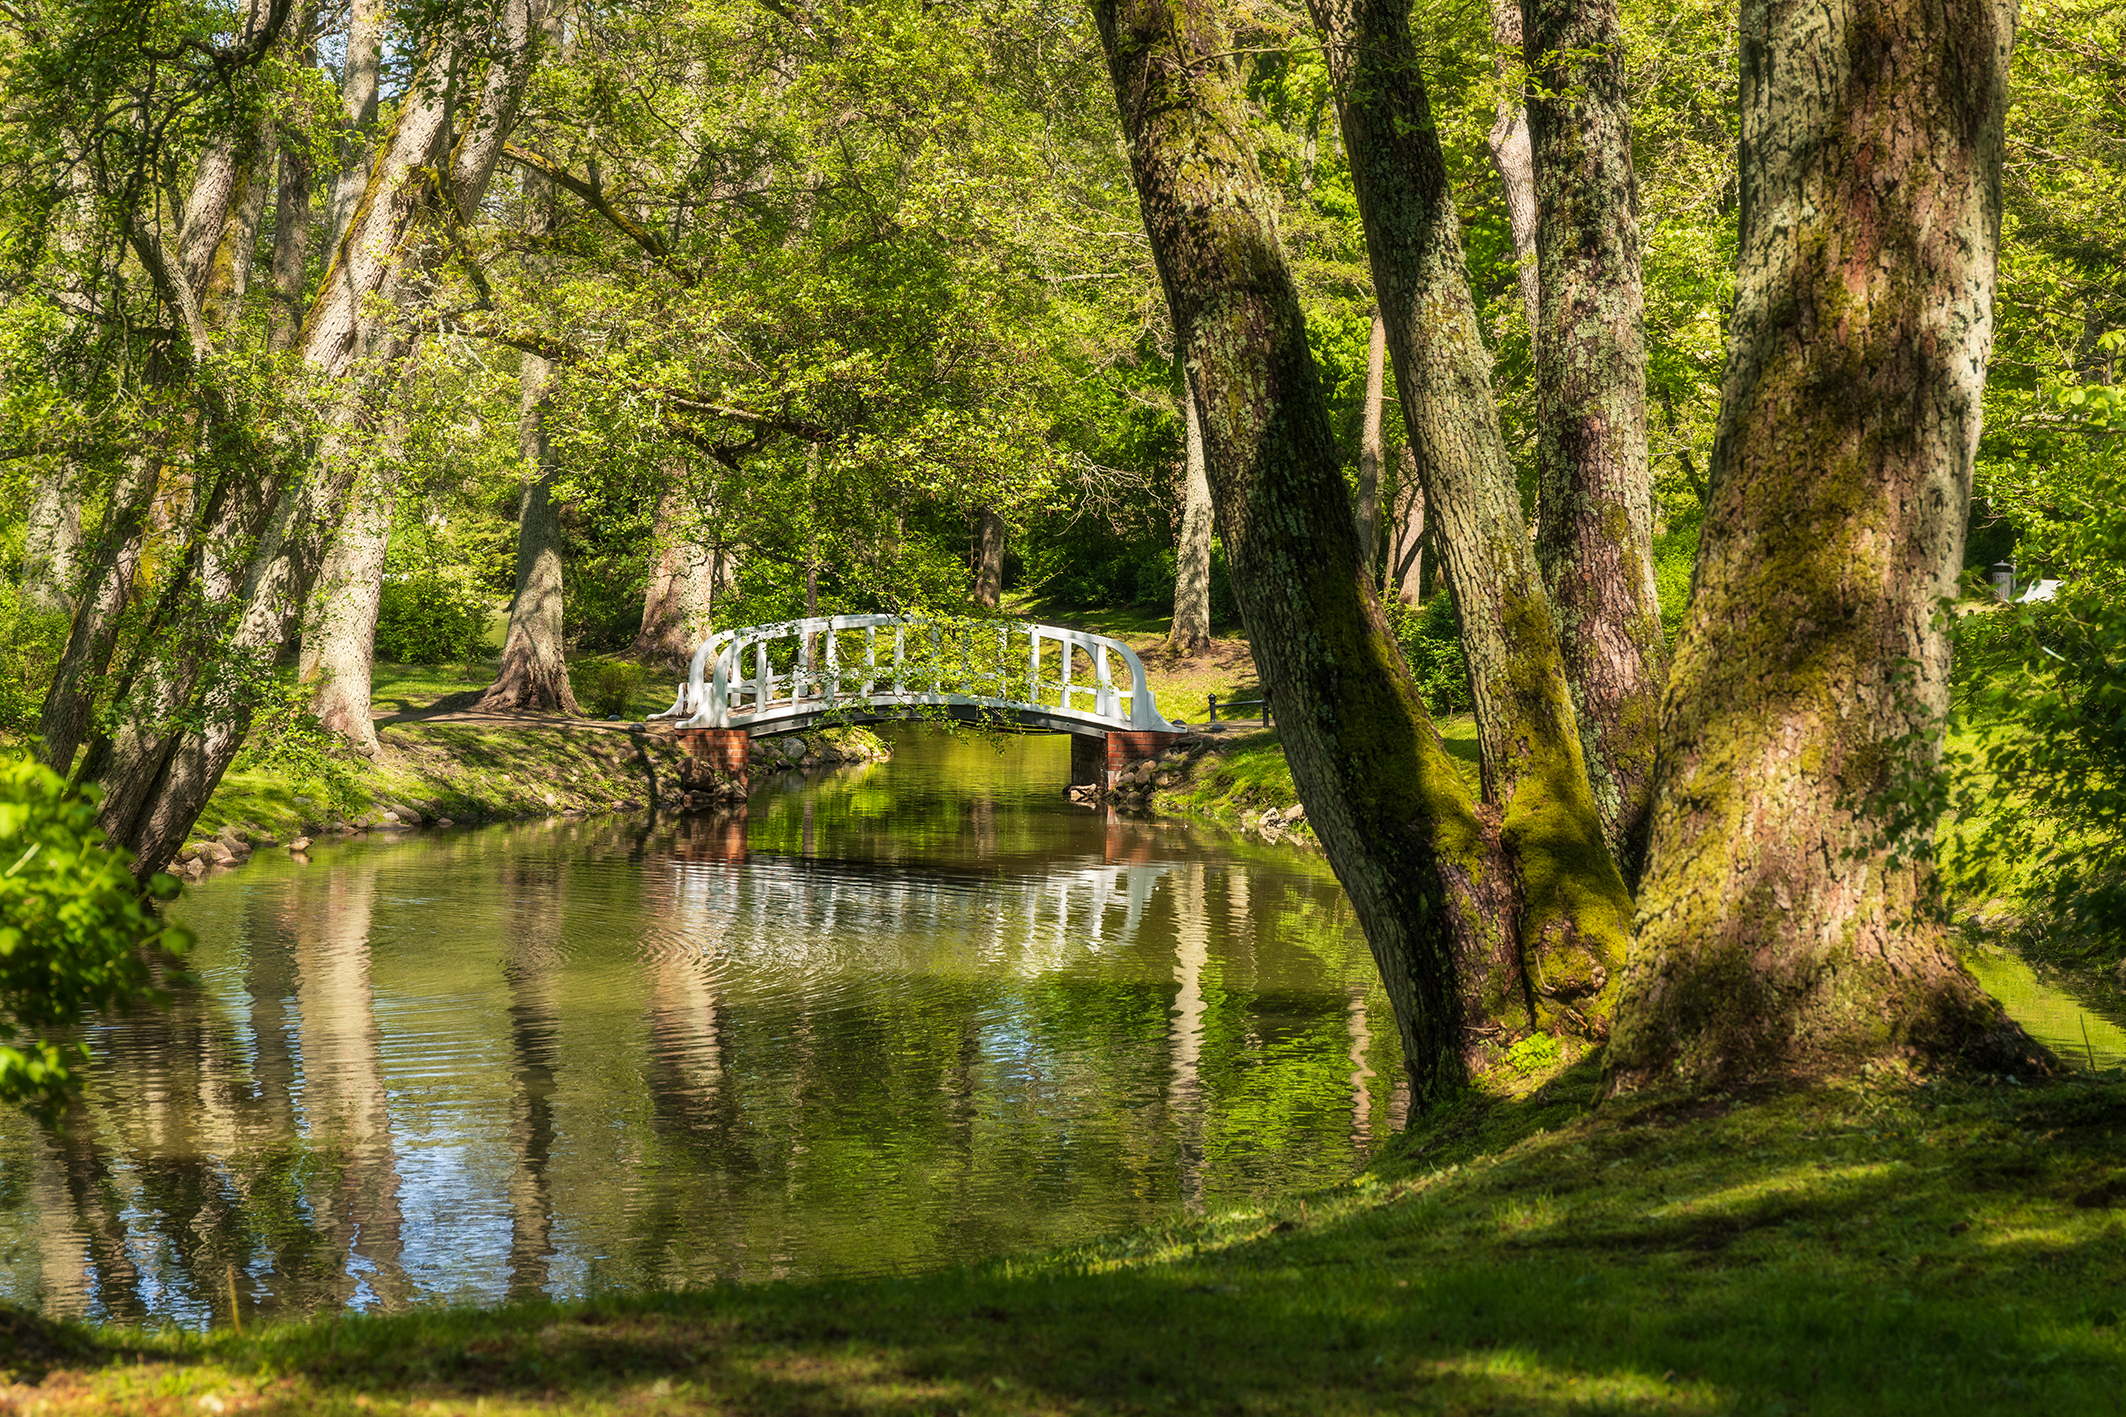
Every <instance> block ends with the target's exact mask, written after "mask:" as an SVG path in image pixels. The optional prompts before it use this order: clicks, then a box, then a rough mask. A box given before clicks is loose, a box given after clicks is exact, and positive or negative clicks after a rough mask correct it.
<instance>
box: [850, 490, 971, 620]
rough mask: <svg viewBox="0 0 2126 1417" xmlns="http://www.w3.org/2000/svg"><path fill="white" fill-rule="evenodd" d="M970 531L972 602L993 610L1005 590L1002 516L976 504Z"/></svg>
mask: <svg viewBox="0 0 2126 1417" xmlns="http://www.w3.org/2000/svg"><path fill="white" fill-rule="evenodd" d="M973 533H974V534H973V536H972V537H971V538H970V539H971V541H972V542H973V546H972V548H971V552H972V554H971V556H970V558H969V559H970V560H971V561H972V563H973V566H974V603H975V604H977V605H979V606H981V607H982V608H983V609H984V610H994V609H996V608H997V601H998V600H999V599H1000V598H1002V596H1003V594H1004V539H1005V535H1006V528H1005V526H1004V519H1003V518H1002V517H1000V516H998V515H997V514H996V512H995V511H994V510H993V509H992V508H989V507H977V508H976V509H975V513H974V526H973ZM808 613H809V612H808Z"/></svg>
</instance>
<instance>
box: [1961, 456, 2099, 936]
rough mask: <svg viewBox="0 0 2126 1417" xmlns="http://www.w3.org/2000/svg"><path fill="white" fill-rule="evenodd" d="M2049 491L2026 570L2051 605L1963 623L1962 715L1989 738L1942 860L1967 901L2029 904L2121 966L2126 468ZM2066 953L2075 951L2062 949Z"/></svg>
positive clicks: (1965, 781) (2048, 925) (1967, 781)
mask: <svg viewBox="0 0 2126 1417" xmlns="http://www.w3.org/2000/svg"><path fill="white" fill-rule="evenodd" d="M2082 473H2083V475H2082V477H2081V478H2080V479H2078V480H2077V481H2076V482H2075V483H2073V484H2071V485H2070V484H2069V483H2068V482H2067V481H2066V480H2065V479H2059V480H2056V481H2054V482H2052V483H2051V484H2050V485H2049V486H2048V487H2047V488H2046V492H2047V511H2048V513H2049V515H2048V517H2047V518H2046V519H2045V520H2043V521H2039V520H2037V519H2035V518H2033V519H2032V520H2031V521H2028V522H2025V524H2024V528H2023V530H2024V546H2023V555H2024V560H2025V564H2034V565H2042V566H2045V567H2048V568H2049V569H2050V570H2052V571H2053V572H2054V573H2056V574H2058V575H2059V576H2061V577H2062V578H2063V579H2062V581H2061V584H2060V585H2059V587H2058V590H2057V594H2056V597H2055V598H2054V599H2053V600H2051V601H2049V602H2041V603H2034V604H2018V605H2014V606H2002V607H1999V608H1988V609H1981V610H1975V611H1972V612H1970V613H1968V614H1965V615H1963V616H1960V617H1959V618H1958V623H1957V637H1956V638H1957V643H1956V650H1957V665H1956V683H1957V698H1958V707H1959V709H1960V710H1962V711H1964V712H1966V713H1970V714H1971V716H1972V717H1973V718H1974V720H1975V723H1976V726H1977V728H1978V730H1979V739H1978V746H1977V747H1976V749H1975V750H1974V751H1973V752H1972V753H1971V755H1970V757H1969V758H1968V759H1967V760H1966V761H1964V762H1963V763H1961V764H1960V766H1961V767H1963V768H1964V771H1963V772H1962V773H1961V774H1960V781H1961V783H1962V788H1961V792H1960V794H1959V796H1960V800H1957V801H1955V802H1954V803H1953V806H1954V807H1955V809H1956V811H1957V814H1958V816H1959V817H1960V818H1961V819H1962V820H1963V821H1964V822H1966V823H1968V824H1970V826H1971V829H1966V830H1964V831H1960V832H1958V833H1956V834H1955V835H1954V836H1953V837H1952V839H1951V848H1950V850H1949V851H1948V852H1947V853H1946V857H1947V859H1946V864H1947V865H1948V866H1949V868H1950V871H1951V875H1952V878H1956V879H1959V880H1960V881H1962V882H1963V883H1964V884H1965V885H1966V886H1970V885H1983V886H1984V887H1985V888H1987V889H1989V890H2019V891H2024V892H2027V893H2028V894H2029V895H2030V896H2031V897H2032V901H2031V903H2032V904H2033V905H2036V906H2037V907H2039V910H2040V913H2041V917H2042V918H2040V919H2039V920H2037V921H2035V922H2033V923H2035V924H2036V925H2037V926H2038V927H2039V928H2040V929H2046V930H2054V931H2058V932H2059V933H2061V934H2062V935H2065V936H2068V937H2076V938H2079V939H2080V940H2082V941H2084V942H2087V943H2088V944H2091V945H2108V946H2109V949H2108V950H2106V953H2107V954H2116V953H2117V952H2118V948H2119V946H2120V945H2121V944H2122V943H2126V466H2121V465H2119V464H2117V463H2110V464H2106V463H2098V464H2097V465H2095V466H2094V467H2088V468H2084V469H2083V470H2082ZM2058 943H2066V941H2065V940H2061V941H2058Z"/></svg>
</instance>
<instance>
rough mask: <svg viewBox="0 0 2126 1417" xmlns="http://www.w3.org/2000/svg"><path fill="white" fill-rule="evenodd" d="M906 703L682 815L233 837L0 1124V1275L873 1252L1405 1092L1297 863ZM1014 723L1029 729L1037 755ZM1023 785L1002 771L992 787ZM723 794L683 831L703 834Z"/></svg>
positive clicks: (1015, 1228)
mask: <svg viewBox="0 0 2126 1417" xmlns="http://www.w3.org/2000/svg"><path fill="white" fill-rule="evenodd" d="M1060 747H1061V745H1059V744H1056V743H1054V742H1053V741H1052V740H1038V739H1036V740H1018V741H1014V742H1007V743H1005V744H1004V745H1003V746H1002V748H1001V750H1000V749H999V748H998V747H997V746H996V745H994V744H991V743H989V742H985V741H982V740H979V739H976V740H948V739H945V738H943V737H942V736H941V735H938V734H936V733H935V732H932V731H929V730H921V731H916V730H910V731H907V732H906V733H905V734H904V739H903V743H902V748H901V753H900V755H899V757H898V758H897V760H896V761H895V762H894V763H893V764H890V765H887V766H886V767H885V768H883V769H880V770H876V771H873V772H871V773H869V774H865V773H862V772H845V773H841V774H830V775H826V776H824V777H822V778H821V779H820V780H819V781H817V782H815V783H814V784H813V785H812V786H810V787H808V788H804V789H801V790H792V791H787V792H783V791H767V792H764V793H762V794H761V795H760V796H759V797H757V798H756V800H755V803H754V808H753V812H752V815H751V820H750V821H749V822H748V823H747V824H746V827H745V831H746V834H747V836H748V838H749V839H750V850H749V851H748V852H747V853H746V855H745V857H744V859H743V860H741V861H738V862H735V863H729V862H724V861H720V860H716V859H713V858H714V857H715V856H716V855H717V854H718V851H719V850H720V849H721V848H718V847H716V846H715V843H716V842H718V841H719V840H722V839H724V838H725V837H727V835H728V832H729V829H730V824H729V823H728V822H725V823H718V822H716V821H714V820H712V819H709V818H705V817H697V818H686V819H681V820H677V821H674V820H671V819H664V820H661V821H651V820H650V819H648V818H646V817H638V818H634V819H629V820H625V821H615V822H608V823H602V824H601V823H580V822H578V823H570V822H553V823H541V824H528V825H520V826H517V827H512V828H489V829H486V830H482V831H477V832H460V833H451V834H447V835H438V836H434V837H429V838H426V839H410V840H408V839H401V840H399V841H395V842H369V843H358V844H353V845H349V846H346V847H343V848H339V849H336V850H329V851H321V852H320V853H319V854H318V855H317V858H316V860H315V861H314V863H313V864H311V865H310V866H308V867H307V868H305V867H298V866H295V865H293V864H291V863H289V862H287V861H285V860H267V859H264V855H263V854H262V856H261V859H260V860H259V861H258V862H256V863H254V864H253V865H252V866H250V867H246V868H245V869H243V870H241V871H238V872H234V873H231V874H229V875H226V876H221V877H218V878H215V879H212V880H210V881H208V882H206V883H204V884H203V885H202V886H200V887H198V888H196V889H195V891H194V893H193V895H192V896H191V898H190V899H189V900H188V902H187V903H186V906H185V909H184V911H183V914H184V916H185V918H186V919H187V920H188V921H189V922H190V923H191V924H192V925H193V926H194V928H195V929H196V930H198V932H199V933H200V936H201V946H200V949H199V952H198V955H197V959H196V966H197V971H198V974H199V978H200V981H201V982H200V984H199V986H198V987H196V988H192V989H189V990H182V991H180V992H179V996H178V1003H177V1006H176V1007H175V1008H174V1009H173V1010H171V1011H170V1012H168V1013H166V1014H158V1015H148V1016H143V1017H139V1018H135V1019H129V1020H124V1021H120V1022H114V1023H111V1024H108V1025H106V1026H104V1027H102V1028H100V1029H98V1030H97V1034H96V1038H95V1040H94V1041H95V1043H96V1045H97V1047H98V1048H99V1050H100V1053H101V1061H100V1063H99V1065H98V1068H97V1073H96V1078H95V1082H94V1086H93V1087H92V1089H91V1090H90V1092H89V1094H88V1096H87V1097H86V1098H85V1099H84V1101H83V1103H82V1105H81V1106H80V1107H79V1108H78V1109H77V1111H76V1113H75V1115H74V1116H73V1117H72V1118H71V1119H70V1125H69V1126H68V1128H67V1129H66V1130H65V1131H64V1132H63V1133H62V1132H45V1131H42V1130H40V1129H38V1128H36V1127H34V1126H32V1125H30V1124H28V1123H26V1122H22V1121H19V1120H11V1121H8V1122H6V1123H4V1124H0V1293H4V1294H5V1296H6V1297H8V1298H11V1299H14V1300H16V1301H17V1302H25V1303H41V1304H43V1305H44V1306H45V1307H46V1308H47V1309H48V1310H50V1311H53V1312H57V1313H65V1314H78V1315H87V1316H94V1317H115V1318H125V1319H130V1320H133V1321H139V1322H162V1321H174V1322H178V1323H184V1324H191V1325H203V1324H207V1323H216V1322H225V1321H226V1319H227V1317H228V1313H227V1310H228V1304H229V1300H228V1285H229V1274H230V1271H231V1269H232V1267H233V1270H234V1273H235V1278H236V1286H237V1289H238V1291H239V1302H240V1303H241V1304H242V1306H243V1312H244V1315H245V1317H246V1319H247V1320H249V1319H251V1318H253V1317H255V1316H270V1315H273V1314H286V1313H292V1312H300V1311H309V1310H315V1309H320V1308H332V1307H342V1306H344V1307H352V1308H363V1309H385V1310H391V1309H398V1308H402V1307H404V1306H406V1305H408V1304H412V1303H416V1302H423V1301H430V1300H434V1299H438V1298H463V1299H473V1300H480V1301H496V1300H500V1299H503V1298H505V1297H510V1296H524V1295H531V1294H538V1293H546V1294H558V1295H572V1294H580V1293H582V1292H584V1291H585V1290H586V1289H588V1288H593V1287H596V1286H598V1285H604V1284H630V1285H632V1284H650V1283H670V1284H679V1283H704V1282H710V1281H714V1280H724V1279H749V1278H760V1277H768V1276H774V1275H789V1274H816V1273H851V1272H854V1273H879V1272H889V1271H893V1270H897V1269H906V1268H909V1267H912V1266H920V1265H931V1264H937V1263H941V1262H949V1261H953V1260H960V1259H970V1258H977V1257H980V1256H984V1255H990V1254H995V1253H999V1252H1001V1251H1006V1250H1010V1249H1014V1248H1021V1247H1028V1246H1039V1245H1051V1244H1058V1243H1067V1242H1069V1241H1071V1240H1074V1239H1077V1238H1081V1237H1084V1236H1087V1235H1090V1234H1094V1233H1098V1232H1100V1231H1103V1230H1108V1229H1112V1228H1116V1227H1119V1226H1123V1225H1128V1224H1132V1223H1139V1222H1143V1221H1147V1220H1151V1219H1155V1218H1157V1217H1158V1216H1160V1215H1162V1214H1165V1213H1168V1212H1170V1211H1171V1210H1172V1209H1174V1208H1176V1207H1203V1206H1216V1205H1222V1204H1228V1203H1235V1202H1240V1201H1244V1200H1245V1199H1247V1198H1249V1197H1252V1196H1257V1195H1262V1194H1266V1193H1270V1192H1275V1191H1281V1190H1284V1189H1288V1188H1291V1187H1296V1186H1306V1185H1315V1184H1323V1183H1327V1182H1330V1181H1334V1180H1337V1179H1340V1178H1342V1177H1343V1176H1346V1175H1348V1174H1349V1173H1350V1171H1351V1170H1352V1169H1353V1168H1354V1167H1355V1166H1356V1165H1357V1164H1359V1163H1360V1162H1361V1161H1362V1159H1363V1157H1364V1155H1365V1154H1366V1151H1367V1149H1368V1147H1369V1146H1370V1145H1371V1144H1372V1143H1373V1141H1374V1140H1375V1138H1377V1137H1378V1136H1380V1135H1382V1134H1384V1133H1385V1132H1386V1131H1387V1130H1389V1129H1391V1128H1392V1127H1393V1126H1395V1125H1397V1124H1398V1123H1399V1121H1400V1112H1401V1108H1402V1106H1403V1101H1402V1097H1401V1094H1400V1092H1399V1091H1398V1090H1397V1089H1396V1087H1395V1085H1394V1083H1395V1080H1396V1079H1398V1078H1399V1077H1400V1075H1401V1066H1400V1061H1399V1059H1398V1058H1397V1057H1396V1055H1395V1053H1394V1045H1393V1030H1392V1029H1389V1028H1373V1027H1371V1026H1370V1023H1369V1020H1371V1019H1374V1018H1384V1017H1385V1014H1384V1012H1382V1010H1384V1008H1385V1005H1384V1003H1383V1002H1382V1001H1381V1000H1380V998H1379V997H1378V995H1377V993H1376V992H1375V991H1374V987H1373V986H1372V984H1371V982H1370V981H1371V967H1370V961H1369V960H1368V959H1367V956H1366V954H1365V949H1364V945H1363V942H1362V941H1360V940H1359V939H1358V937H1357V935H1356V932H1355V930H1353V929H1352V927H1351V924H1350V920H1349V913H1348V909H1347V907H1346V906H1345V905H1344V903H1343V901H1342V898H1341V895H1340V893H1339V892H1338V891H1337V889H1336V887H1335V884H1334V882H1333V880H1332V879H1330V878H1329V876H1328V874H1327V872H1326V870H1325V869H1324V868H1323V867H1322V866H1321V865H1320V863H1319V862H1318V861H1315V860H1313V859H1311V858H1307V857H1304V856H1300V855H1297V854H1293V853H1288V852H1272V851H1269V850H1267V849H1261V848H1248V847H1244V846H1240V845H1237V844H1234V843H1221V842H1219V841H1215V840H1210V839H1206V838H1203V837H1200V836H1198V835H1197V834H1195V833H1193V832H1190V831H1188V830H1185V829H1179V828H1173V827H1153V826H1149V825H1145V824H1137V823H1129V822H1120V821H1118V822H1108V821H1105V820H1102V819H1101V818H1100V817H1098V816H1097V815H1095V814H1094V813H1091V812H1087V811H1082V810H1075V809H1071V808H1069V807H1068V806H1066V805H1065V804H1063V803H1061V802H1059V801H1056V800H1055V792H1054V786H1053V784H1054V777H1055V774H1054V772H1053V767H1054V764H1053V762H1051V761H1050V758H1052V757H1053V756H1054V755H1055V753H1056V752H1057V751H1058V749H1059V748H1060ZM1044 755H1045V756H1044ZM1021 783H1030V784H1032V787H1031V788H1030V789H1028V790H1027V791H1024V792H1021V791H1020V790H1019V789H1018V786H1017V784H1021ZM720 834H721V835H720Z"/></svg>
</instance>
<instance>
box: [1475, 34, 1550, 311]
mask: <svg viewBox="0 0 2126 1417" xmlns="http://www.w3.org/2000/svg"><path fill="white" fill-rule="evenodd" d="M1523 49H1524V45H1523V43H1522V40H1521V0H1491V66H1492V72H1493V75H1494V77H1495V78H1496V80H1497V82H1498V86H1499V96H1498V103H1497V106H1496V107H1495V109H1494V110H1493V112H1494V116H1493V118H1492V120H1491V132H1490V133H1489V134H1487V135H1486V138H1487V145H1488V146H1489V147H1490V149H1491V165H1492V167H1494V168H1496V169H1497V170H1498V174H1499V185H1500V187H1501V189H1502V190H1503V191H1504V192H1505V196H1506V229H1507V231H1508V233H1509V234H1511V236H1512V237H1513V272H1514V277H1515V279H1516V280H1518V281H1519V282H1520V287H1521V308H1522V309H1523V310H1525V311H1527V313H1528V338H1529V340H1530V342H1531V343H1532V342H1533V341H1534V339H1535V332H1536V330H1537V329H1538V328H1540V327H1541V325H1542V323H1543V321H1542V308H1543V305H1542V289H1543V287H1542V279H1541V277H1540V275H1539V274H1538V273H1537V258H1536V192H1535V155H1534V151H1533V148H1532V146H1531V143H1530V139H1529V133H1528V111H1527V109H1526V108H1524V107H1523V106H1522V101H1523V90H1524V89H1525V88H1526V87H1527V85H1526V84H1525V83H1524V82H1523V81H1522V73H1521V64H1522V57H1521V56H1522V51H1523Z"/></svg>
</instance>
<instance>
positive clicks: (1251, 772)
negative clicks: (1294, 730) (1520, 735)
mask: <svg viewBox="0 0 2126 1417" xmlns="http://www.w3.org/2000/svg"><path fill="white" fill-rule="evenodd" d="M1440 734H1441V736H1442V737H1444V738H1445V739H1446V740H1447V751H1448V753H1449V754H1450V755H1452V756H1453V758H1454V760H1455V764H1456V766H1458V767H1460V768H1461V769H1462V773H1463V776H1464V778H1465V779H1466V780H1467V782H1468V784H1469V788H1470V790H1471V791H1472V792H1473V791H1475V790H1476V788H1477V780H1478V757H1477V747H1476V720H1475V718H1473V717H1472V716H1471V715H1469V714H1466V713H1464V714H1456V715H1454V716H1452V717H1450V718H1446V719H1442V720H1440ZM1213 743H1214V746H1213V747H1212V748H1211V750H1210V751H1209V752H1208V753H1206V754H1205V755H1204V756H1203V757H1201V758H1198V759H1197V760H1196V762H1195V764H1194V767H1193V770H1192V771H1191V773H1190V774H1189V776H1188V778H1187V779H1186V780H1185V781H1183V782H1181V783H1179V784H1177V785H1176V786H1175V787H1173V788H1172V789H1170V790H1168V791H1165V792H1161V793H1159V794H1158V795H1157V797H1156V798H1155V805H1157V806H1158V807H1159V808H1161V809H1163V810H1165V811H1171V812H1183V813H1186V814H1188V815H1190V816H1197V817H1208V818H1210V819H1211V820H1213V821H1221V822H1228V823H1230V822H1237V821H1239V820H1240V818H1241V817H1242V816H1244V815H1247V814H1252V813H1260V812H1262V811H1263V810H1264V809H1265V808H1269V807H1289V806H1291V805H1293V804H1294V803H1296V802H1297V801H1298V800H1299V791H1298V789H1297V788H1296V787H1295V786H1294V785H1293V782H1292V769H1291V766H1290V764H1288V763H1287V762H1286V761H1285V756H1284V744H1283V742H1282V740H1281V739H1280V738H1279V736H1278V732H1277V729H1276V727H1275V726H1274V725H1273V726H1271V727H1269V728H1267V729H1264V728H1248V729H1243V730H1240V731H1237V732H1232V733H1227V734H1221V735H1219V736H1218V737H1217V738H1216V739H1214V740H1213Z"/></svg>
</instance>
